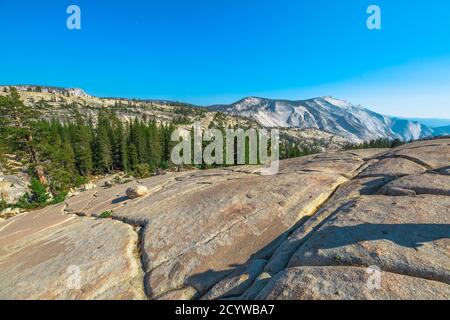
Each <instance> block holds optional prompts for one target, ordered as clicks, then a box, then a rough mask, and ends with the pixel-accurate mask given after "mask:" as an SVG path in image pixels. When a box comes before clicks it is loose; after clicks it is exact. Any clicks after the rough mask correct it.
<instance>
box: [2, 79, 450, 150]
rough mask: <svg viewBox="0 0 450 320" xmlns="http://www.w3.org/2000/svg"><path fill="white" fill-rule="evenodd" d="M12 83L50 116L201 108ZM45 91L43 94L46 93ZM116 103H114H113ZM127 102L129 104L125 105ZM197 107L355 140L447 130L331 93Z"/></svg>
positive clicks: (163, 113)
mask: <svg viewBox="0 0 450 320" xmlns="http://www.w3.org/2000/svg"><path fill="white" fill-rule="evenodd" d="M8 87H9V86H6V85H4V86H2V85H0V92H4V91H5V90H7V88H8ZM14 87H16V88H17V89H18V90H19V91H20V92H22V93H28V94H32V95H34V94H36V95H40V96H39V99H41V100H42V99H47V104H48V105H50V106H51V107H50V108H44V109H42V107H41V111H42V112H43V113H44V116H45V117H47V118H51V117H54V116H57V117H58V118H61V116H65V115H67V117H69V118H70V113H71V112H72V111H73V110H71V109H73V108H67V106H64V105H68V104H70V105H72V106H74V107H76V108H77V109H79V110H78V111H80V112H81V113H82V114H85V115H90V116H94V117H95V110H96V109H98V108H99V107H101V106H115V107H116V109H117V110H116V111H117V113H118V115H119V116H120V117H121V118H126V119H128V120H129V119H131V118H133V117H134V116H136V115H140V116H142V115H143V114H147V115H148V116H152V117H154V116H156V117H157V118H159V119H160V120H162V121H164V119H171V118H174V116H177V117H178V116H179V114H186V113H189V112H187V111H186V110H191V111H194V110H197V111H196V112H194V113H196V114H197V113H199V112H200V113H202V112H201V110H202V109H203V108H201V107H199V106H195V105H192V104H189V103H183V102H174V101H169V100H156V99H154V100H153V99H126V98H113V97H111V98H106V97H103V98H100V97H95V96H91V95H89V94H87V93H86V92H85V91H84V90H82V89H77V88H61V87H54V86H37V85H14ZM46 94H47V95H49V96H48V97H47V96H46ZM32 95H31V96H28V97H27V100H30V101H29V103H31V104H34V103H36V102H37V101H38V100H35V98H33V96H32ZM54 95H61V96H64V97H67V98H64V97H60V96H58V98H57V99H56V96H55V97H52V96H54ZM66 100H67V101H66ZM33 101H34V102H33ZM120 101H122V102H124V103H125V104H126V105H125V107H124V108H120V106H121V105H120ZM69 102H70V103H69ZM117 104H119V105H118V106H116V105H117ZM130 105H131V106H134V107H133V108H130V107H129V106H130ZM126 106H128V107H126ZM117 107H119V108H117ZM179 107H182V108H184V110H185V111H182V110H180V109H179ZM203 110H205V111H206V110H209V111H219V112H222V113H225V114H227V115H228V116H232V117H239V118H244V119H248V120H251V121H254V122H256V123H257V124H258V125H259V126H263V127H266V128H283V129H290V130H291V129H292V130H298V129H300V130H303V129H314V130H319V131H322V132H323V133H325V134H333V135H336V136H339V137H342V138H345V139H347V140H348V141H350V142H356V143H360V142H363V141H368V140H372V139H377V138H387V139H401V140H404V141H409V140H417V139H422V138H427V137H433V136H443V135H450V127H449V126H448V125H447V124H446V122H445V121H444V122H442V121H443V120H444V119H422V120H423V121H422V120H421V121H419V119H407V118H399V117H392V116H386V115H382V114H379V113H376V112H373V111H371V110H369V109H367V108H364V107H363V106H361V105H354V104H351V103H349V102H347V101H344V100H339V99H336V98H334V97H332V96H324V97H319V98H313V99H308V100H283V99H266V98H260V97H247V98H244V99H242V100H240V101H238V102H235V103H232V104H229V105H214V106H209V107H206V108H205V109H203ZM416 120H417V121H416ZM427 120H429V121H431V120H433V122H426V121H427ZM438 120H439V121H441V122H436V121H438ZM449 121H450V120H449ZM424 122H425V123H424ZM426 123H444V124H445V126H439V127H438V128H432V127H430V126H428V125H426Z"/></svg>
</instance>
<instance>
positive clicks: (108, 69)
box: [0, 0, 450, 118]
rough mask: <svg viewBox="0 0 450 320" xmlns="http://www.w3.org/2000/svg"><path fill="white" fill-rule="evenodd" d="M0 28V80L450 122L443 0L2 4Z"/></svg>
mask: <svg viewBox="0 0 450 320" xmlns="http://www.w3.org/2000/svg"><path fill="white" fill-rule="evenodd" d="M70 4H77V5H79V6H80V8H81V19H82V22H81V23H82V29H81V30H79V31H78V30H76V31H69V30H68V29H67V28H66V18H67V16H68V15H67V14H66V9H67V7H68V6H69V5H70ZM370 4H377V5H379V6H380V7H381V10H382V30H375V31H370V30H368V29H367V27H366V19H367V14H366V9H367V7H368V6H369V5H370ZM0 30H1V33H0V35H1V36H0V40H1V42H0V43H1V45H0V61H1V62H0V67H1V68H0V83H2V84H16V83H30V84H43V85H55V86H64V87H80V88H84V89H85V90H86V91H87V92H89V93H91V94H94V95H100V96H122V97H137V98H163V99H174V100H182V101H186V102H192V103H197V104H203V105H207V104H212V103H227V102H233V101H235V100H237V99H240V98H242V97H244V96H249V95H257V96H265V97H272V98H289V99H303V98H310V97H313V96H323V95H333V96H335V97H337V98H342V99H347V100H349V101H350V102H353V103H361V104H364V105H365V106H366V107H368V108H371V109H373V110H375V111H378V112H381V113H384V114H390V115H398V116H410V117H413V116H414V117H441V118H450V112H449V110H450V1H448V0H371V1H366V0H339V1H331V0H315V1H313V0H309V1H306V0H303V1H302V0H271V1H267V0H191V1H186V0H160V1H152V0H150V1H137V0H127V1H113V0H109V1H107V0H70V1H66V0H58V1H55V0H41V1H32V0H29V1H24V0H0Z"/></svg>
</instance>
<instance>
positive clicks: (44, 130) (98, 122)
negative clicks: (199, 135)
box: [0, 88, 321, 207]
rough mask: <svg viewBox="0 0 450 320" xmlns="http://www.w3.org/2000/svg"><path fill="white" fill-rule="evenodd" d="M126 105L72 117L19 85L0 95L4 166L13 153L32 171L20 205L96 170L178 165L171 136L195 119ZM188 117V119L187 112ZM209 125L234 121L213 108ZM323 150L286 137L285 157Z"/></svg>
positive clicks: (59, 192) (144, 170)
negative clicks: (52, 112)
mask: <svg viewBox="0 0 450 320" xmlns="http://www.w3.org/2000/svg"><path fill="white" fill-rule="evenodd" d="M41 104H42V102H41ZM124 109H125V107H123V106H122V107H121V106H120V105H119V103H117V104H116V105H115V106H114V107H110V108H107V107H102V108H99V110H98V113H96V115H95V117H94V116H92V115H91V114H89V113H88V114H87V115H86V114H83V113H82V112H80V111H79V110H77V109H76V108H74V109H72V110H71V113H72V115H71V117H70V118H65V119H62V118H61V117H59V118H58V117H53V118H51V119H49V117H48V116H47V114H46V113H42V110H40V109H39V108H37V107H36V106H34V105H29V104H25V103H24V101H23V100H22V99H21V96H20V94H19V92H18V91H17V90H16V89H15V88H10V89H9V90H8V94H7V95H2V96H0V121H1V123H0V166H1V167H0V172H2V171H3V172H5V171H6V172H5V173H8V172H7V171H8V167H7V162H8V161H7V158H8V157H9V158H14V159H16V160H19V161H20V162H19V163H21V164H22V165H23V168H22V170H23V171H26V173H28V175H29V176H30V177H31V191H32V192H31V194H29V195H26V196H25V197H24V199H22V200H21V204H20V205H21V206H25V207H26V206H30V205H34V204H36V203H37V204H38V205H39V204H43V203H46V202H48V201H49V199H50V198H54V199H56V201H58V200H62V199H64V197H65V195H66V194H67V192H68V191H69V189H70V188H72V187H77V186H80V185H82V184H84V183H86V182H88V180H89V179H90V177H92V176H93V175H105V174H111V173H114V172H124V173H125V174H128V175H133V176H135V177H138V178H142V177H147V176H150V175H152V174H155V173H158V172H163V171H164V170H167V169H170V168H174V165H173V164H172V163H171V161H170V155H171V151H172V147H173V145H174V144H175V143H176V142H171V134H172V132H173V131H174V130H175V129H176V128H177V126H185V127H186V125H187V124H189V122H190V121H189V120H185V121H180V119H181V118H180V117H179V115H183V113H182V112H181V111H179V112H178V113H177V114H178V116H175V117H174V118H173V120H172V121H166V122H162V121H157V119H156V117H151V116H147V115H146V114H143V115H142V116H141V117H135V118H134V119H133V118H131V119H128V118H119V116H118V115H117V111H118V110H119V111H122V112H123V110H124ZM176 110H184V109H176ZM184 117H185V118H186V119H188V115H187V114H185V115H184ZM247 125H248V124H247ZM208 126H209V127H214V128H219V129H222V130H225V129H226V128H228V127H234V126H232V125H231V124H230V123H229V121H228V119H227V117H226V116H224V115H221V114H220V113H215V114H214V116H213V117H212V119H211V120H210V123H209V125H208ZM224 136H225V135H224ZM224 146H225V144H224ZM247 148H248V146H247ZM224 151H225V150H224ZM319 151H321V149H320V147H319V146H310V145H308V144H300V143H299V140H298V139H297V140H295V139H293V138H292V137H290V136H286V135H284V136H283V137H282V143H281V149H280V153H281V157H282V158H289V157H297V156H301V155H306V154H311V153H316V152H319ZM246 160H247V161H248V158H247V159H246ZM16 162H17V161H16ZM197 167H198V168H201V169H203V168H208V167H211V166H207V165H206V164H202V165H199V166H197Z"/></svg>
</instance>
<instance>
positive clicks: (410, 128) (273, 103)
mask: <svg viewBox="0 0 450 320" xmlns="http://www.w3.org/2000/svg"><path fill="white" fill-rule="evenodd" d="M210 108H212V109H214V110H218V111H221V112H225V113H228V114H233V115H238V116H242V117H247V118H252V119H254V120H256V121H257V122H258V123H259V124H261V125H263V126H265V127H272V128H273V127H280V128H300V129H304V128H316V129H319V130H322V131H326V132H331V133H334V134H338V135H340V136H343V137H346V138H348V139H350V140H352V141H355V142H361V141H367V140H371V139H376V138H380V137H381V138H388V139H401V140H404V141H409V140H417V139H421V138H426V137H430V136H433V135H435V133H434V131H433V129H432V128H430V127H428V126H426V125H423V124H421V123H419V122H417V121H411V120H409V119H400V118H395V117H390V116H386V115H381V114H378V113H376V112H373V111H371V110H369V109H366V108H364V107H362V106H360V105H353V104H351V103H349V102H347V101H344V100H339V99H336V98H333V97H331V96H325V97H320V98H314V99H308V100H297V101H293V100H275V99H266V98H258V97H248V98H245V99H242V100H240V101H238V102H236V103H233V104H230V105H217V106H211V107H210ZM439 133H440V134H442V133H445V131H444V132H439ZM447 134H448V133H447Z"/></svg>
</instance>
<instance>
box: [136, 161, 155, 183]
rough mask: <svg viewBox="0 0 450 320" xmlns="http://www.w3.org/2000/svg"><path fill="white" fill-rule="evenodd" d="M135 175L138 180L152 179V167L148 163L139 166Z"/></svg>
mask: <svg viewBox="0 0 450 320" xmlns="http://www.w3.org/2000/svg"><path fill="white" fill-rule="evenodd" d="M134 174H135V176H136V178H139V179H142V178H147V177H150V175H151V168H150V165H149V164H147V163H144V164H139V165H137V167H136V170H134Z"/></svg>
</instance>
